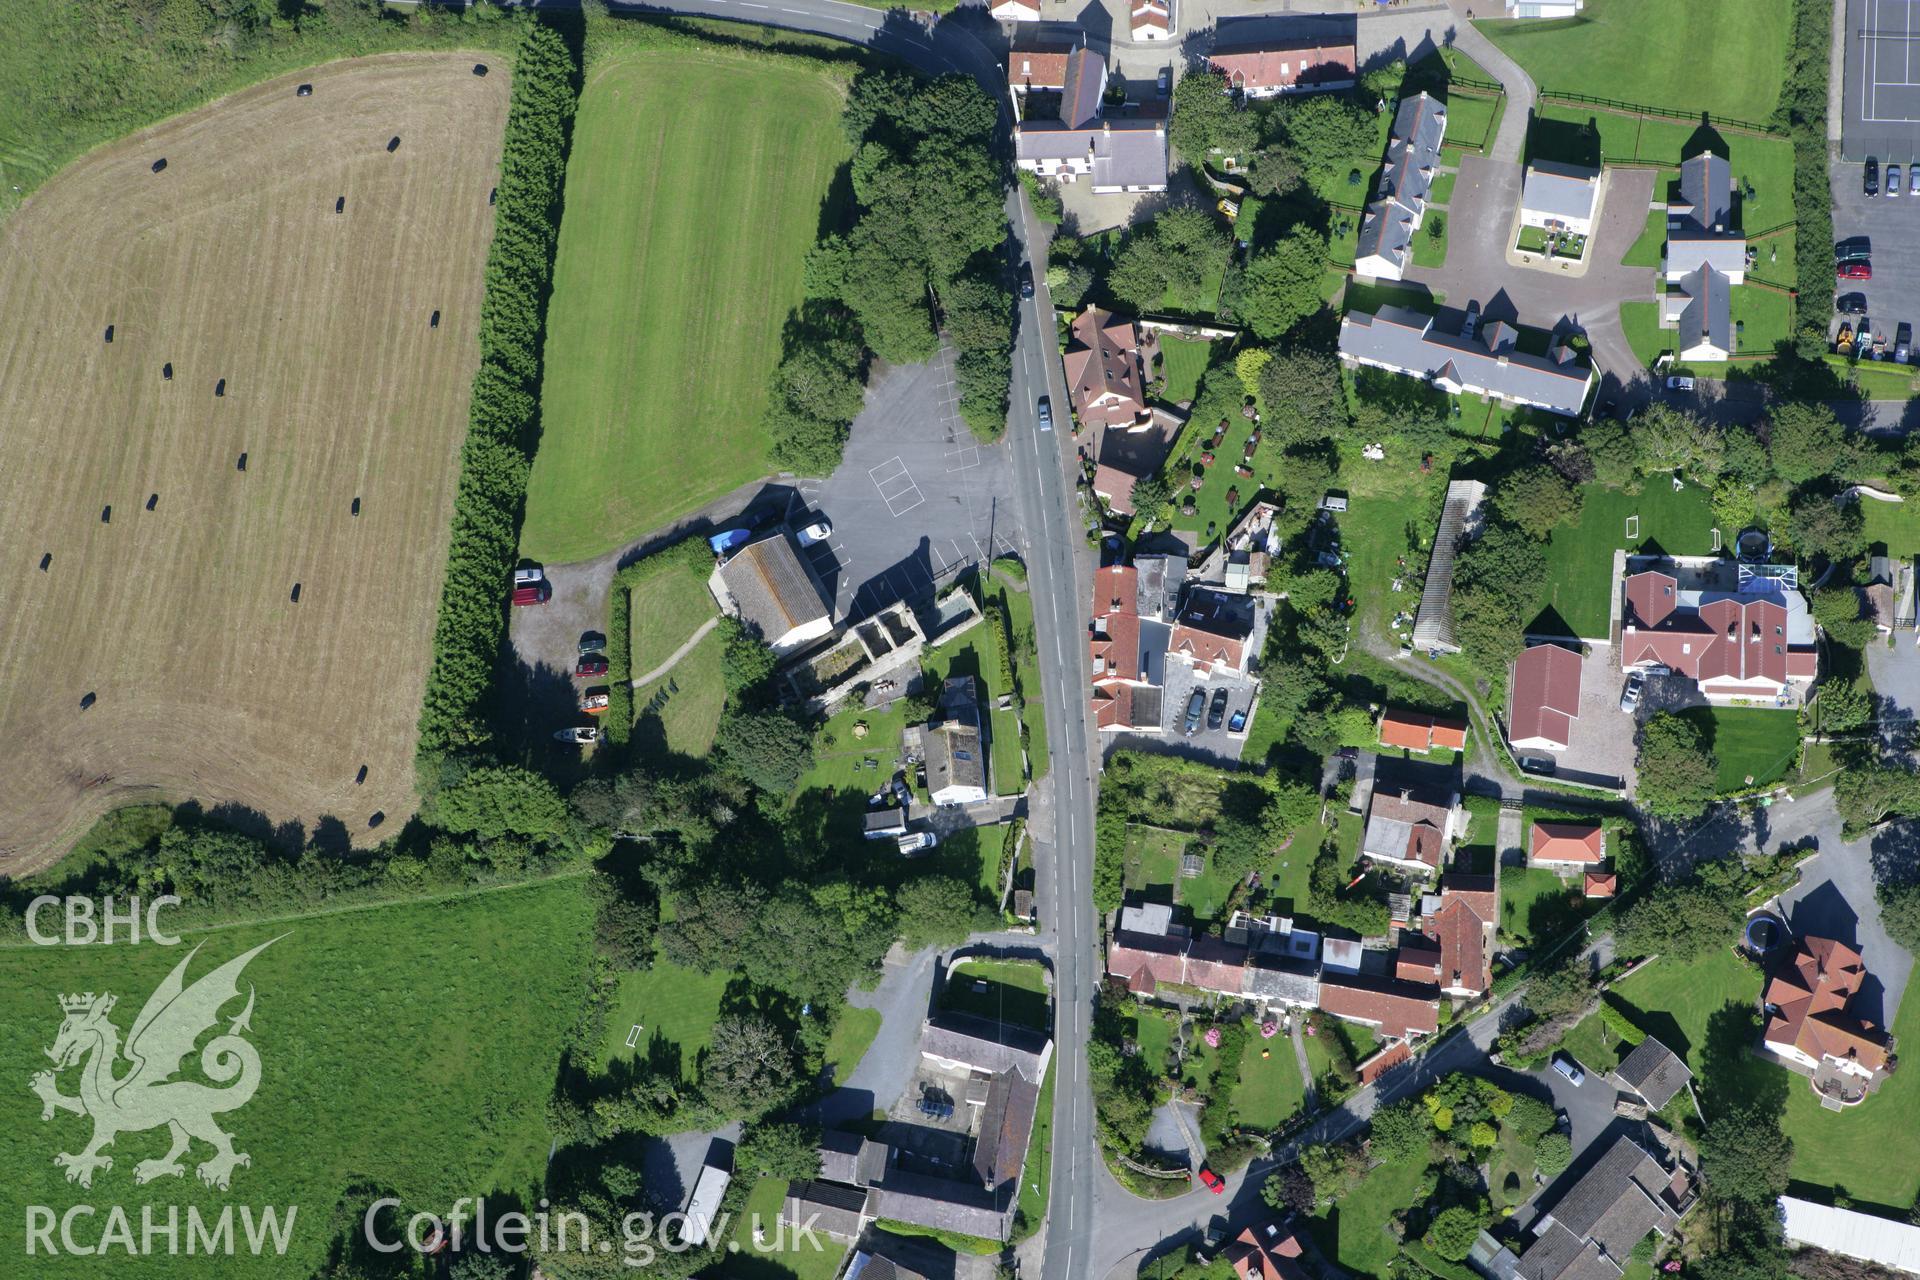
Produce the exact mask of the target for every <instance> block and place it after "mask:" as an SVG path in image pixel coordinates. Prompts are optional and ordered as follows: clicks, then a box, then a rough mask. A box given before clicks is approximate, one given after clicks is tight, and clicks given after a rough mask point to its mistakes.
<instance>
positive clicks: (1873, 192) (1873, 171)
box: [1860, 156, 1880, 196]
mask: <svg viewBox="0 0 1920 1280" xmlns="http://www.w3.org/2000/svg"><path fill="white" fill-rule="evenodd" d="M1860 189H1861V190H1862V191H1864V192H1865V193H1866V194H1868V195H1870V196H1877V195H1879V194H1880V162H1879V161H1878V160H1875V159H1874V158H1873V157H1872V156H1868V157H1867V167H1866V171H1865V172H1864V173H1863V174H1862V176H1861V181H1860Z"/></svg>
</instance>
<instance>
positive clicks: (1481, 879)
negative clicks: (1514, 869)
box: [1440, 872, 1500, 924]
mask: <svg viewBox="0 0 1920 1280" xmlns="http://www.w3.org/2000/svg"><path fill="white" fill-rule="evenodd" d="M1449 902H1464V903H1466V904H1467V906H1468V908H1469V909H1470V910H1472V912H1473V914H1475V915H1477V916H1479V917H1480V918H1481V919H1482V920H1485V921H1486V922H1487V923H1489V924H1492V923H1494V921H1495V920H1496V918H1497V917H1498V916H1499V914H1500V895H1499V893H1498V892H1497V891H1496V890H1495V889H1494V880H1493V877H1492V876H1472V875H1467V874H1465V873H1463V872H1453V873H1450V874H1448V875H1444V876H1442V877H1440V905H1441V906H1443V907H1444V906H1446V905H1447V904H1448V903H1449Z"/></svg>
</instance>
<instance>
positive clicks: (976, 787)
mask: <svg viewBox="0 0 1920 1280" xmlns="http://www.w3.org/2000/svg"><path fill="white" fill-rule="evenodd" d="M920 741H921V744H922V749H923V750H924V751H925V752H926V770H927V794H928V797H929V798H930V799H931V800H932V801H933V802H934V803H935V804H938V805H949V804H979V803H980V802H981V801H983V800H985V799H986V798H987V794H988V793H987V753H986V751H985V749H984V744H983V742H982V735H981V732H980V702H979V696H978V694H977V692H976V691H975V689H974V684H973V677H972V676H957V677H955V678H954V679H951V680H949V681H947V682H946V685H945V686H944V687H943V688H942V689H941V691H940V712H939V719H937V720H935V721H933V722H932V723H930V724H928V725H927V727H926V728H925V729H924V730H923V731H922V732H921V735H920Z"/></svg>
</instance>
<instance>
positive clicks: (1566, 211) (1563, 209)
mask: <svg viewBox="0 0 1920 1280" xmlns="http://www.w3.org/2000/svg"><path fill="white" fill-rule="evenodd" d="M1599 181H1600V171H1599V170H1598V169H1588V168H1586V167H1584V166H1582V165H1575V164H1561V163H1559V162H1558V161H1554V160H1536V161H1534V162H1533V163H1532V164H1530V165H1528V166H1527V177H1526V181H1525V183H1524V184H1522V186H1521V188H1520V207H1521V208H1522V209H1525V210H1526V211H1527V212H1529V213H1539V214H1545V215H1546V216H1547V217H1550V218H1581V219H1587V218H1591V217H1593V199H1594V195H1595V193H1596V192H1597V191H1598V190H1599Z"/></svg>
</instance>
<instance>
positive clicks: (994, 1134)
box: [973, 1071, 1040, 1188]
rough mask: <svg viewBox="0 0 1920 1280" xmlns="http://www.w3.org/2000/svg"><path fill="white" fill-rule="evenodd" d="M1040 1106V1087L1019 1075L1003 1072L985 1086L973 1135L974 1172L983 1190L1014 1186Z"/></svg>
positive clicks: (1024, 1158) (1012, 1072) (1024, 1160)
mask: <svg viewBox="0 0 1920 1280" xmlns="http://www.w3.org/2000/svg"><path fill="white" fill-rule="evenodd" d="M1039 1105H1040V1086H1039V1084H1038V1083H1037V1082H1034V1081H1030V1080H1027V1079H1026V1078H1025V1077H1023V1076H1021V1075H1020V1074H1019V1073H1018V1072H1014V1071H1003V1072H1001V1073H1000V1074H999V1075H997V1076H995V1077H994V1078H993V1083H992V1084H990V1085H988V1086H987V1101H986V1103H985V1105H984V1106H982V1107H981V1109H980V1129H979V1132H978V1133H977V1134H975V1135H974V1143H973V1172H974V1176H975V1177H977V1178H979V1180H980V1185H981V1186H983V1187H989V1188H991V1187H998V1186H1000V1185H1001V1184H1002V1183H1009V1184H1010V1183H1013V1182H1015V1181H1016V1180H1018V1178H1019V1177H1020V1166H1021V1165H1022V1164H1024V1163H1025V1162H1026V1159H1027V1139H1028V1138H1030V1137H1031V1136H1032V1134H1033V1117H1034V1113H1035V1112H1036V1111H1037V1110H1038V1109H1039Z"/></svg>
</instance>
